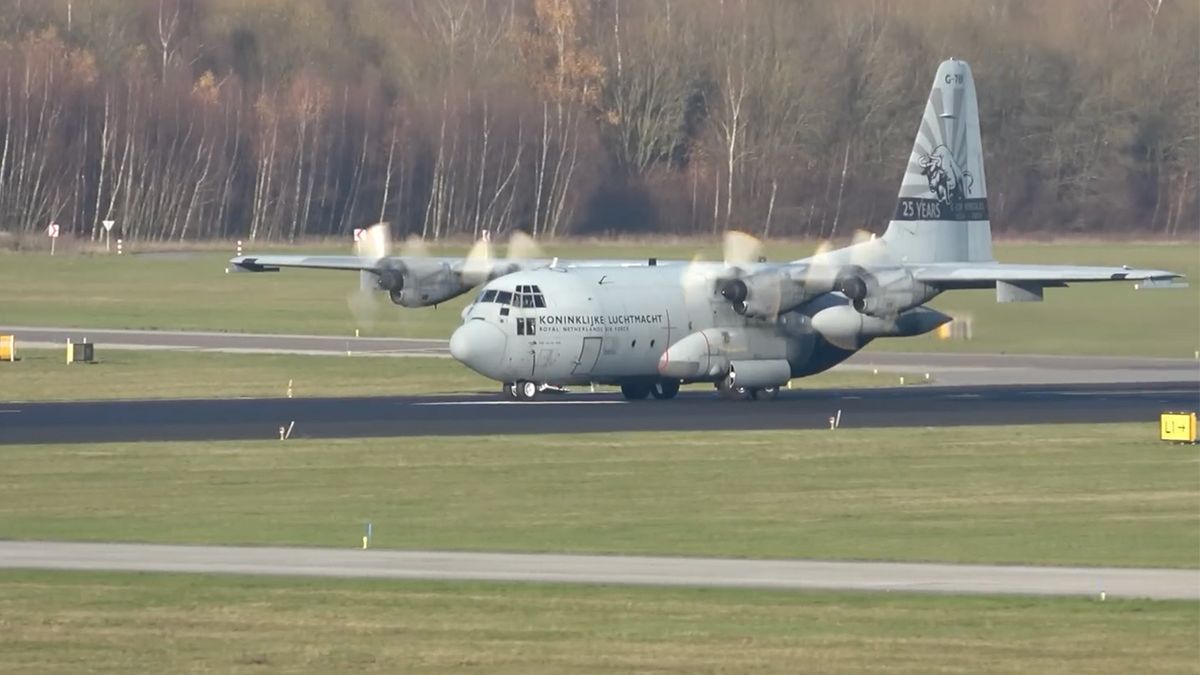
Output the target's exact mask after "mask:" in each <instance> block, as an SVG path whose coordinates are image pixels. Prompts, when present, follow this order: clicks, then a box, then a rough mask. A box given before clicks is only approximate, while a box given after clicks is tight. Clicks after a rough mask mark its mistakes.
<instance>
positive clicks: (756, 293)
mask: <svg viewBox="0 0 1200 675" xmlns="http://www.w3.org/2000/svg"><path fill="white" fill-rule="evenodd" d="M719 289H720V292H721V296H722V297H724V298H725V299H726V300H728V301H729V304H730V305H732V306H733V311H735V312H737V313H738V314H741V315H742V316H749V317H757V318H762V319H774V318H775V317H777V316H779V315H780V314H783V313H785V312H788V311H791V310H793V309H795V308H796V307H799V306H800V305H802V304H804V301H805V300H807V299H808V298H809V297H810V294H808V293H806V292H805V287H804V285H803V284H800V283H796V282H795V281H792V279H790V278H788V277H787V276H784V275H782V274H780V273H778V272H761V273H759V274H752V275H750V276H748V277H741V278H738V279H729V280H726V281H724V282H721V283H720V285H719Z"/></svg>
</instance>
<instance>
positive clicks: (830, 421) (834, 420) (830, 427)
mask: <svg viewBox="0 0 1200 675" xmlns="http://www.w3.org/2000/svg"><path fill="white" fill-rule="evenodd" d="M836 423H837V420H836V419H834V417H833V415H830V416H829V430H830V431H833V430H834V429H836V428H837V427H836V426H834V425H835V424H836Z"/></svg>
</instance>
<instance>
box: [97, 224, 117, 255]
mask: <svg viewBox="0 0 1200 675" xmlns="http://www.w3.org/2000/svg"><path fill="white" fill-rule="evenodd" d="M100 224H101V225H103V226H104V252H105V253H111V252H112V236H111V235H112V229H113V225H116V224H117V221H115V220H102V221H100Z"/></svg>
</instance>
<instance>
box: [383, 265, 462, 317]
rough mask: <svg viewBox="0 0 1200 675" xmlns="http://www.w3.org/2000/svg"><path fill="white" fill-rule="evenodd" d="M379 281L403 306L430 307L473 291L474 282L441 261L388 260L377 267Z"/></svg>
mask: <svg viewBox="0 0 1200 675" xmlns="http://www.w3.org/2000/svg"><path fill="white" fill-rule="evenodd" d="M374 274H375V275H376V277H377V280H376V284H377V285H378V287H379V289H380V290H384V291H387V293H388V298H389V299H391V301H392V302H393V303H395V304H397V305H400V306H402V307H428V306H430V305H436V304H438V303H442V302H445V301H447V300H450V299H451V298H456V297H458V296H460V295H462V294H463V293H466V292H467V291H470V290H471V289H472V288H473V287H474V284H470V283H467V282H465V281H464V280H463V278H462V275H461V274H460V273H458V272H456V271H454V270H453V269H451V268H450V266H449V265H448V264H446V263H444V262H439V261H409V262H395V261H389V262H388V263H387V264H386V265H381V266H380V267H379V268H378V269H376V270H375V271H374Z"/></svg>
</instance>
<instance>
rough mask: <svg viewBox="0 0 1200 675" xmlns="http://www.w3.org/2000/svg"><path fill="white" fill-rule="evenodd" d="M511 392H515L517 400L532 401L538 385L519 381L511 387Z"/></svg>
mask: <svg viewBox="0 0 1200 675" xmlns="http://www.w3.org/2000/svg"><path fill="white" fill-rule="evenodd" d="M513 391H515V392H516V394H517V399H518V400H521V401H532V400H534V399H536V398H537V396H538V383H537V382H530V381H529V380H521V381H520V382H518V383H516V384H515V385H514V386H513Z"/></svg>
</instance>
